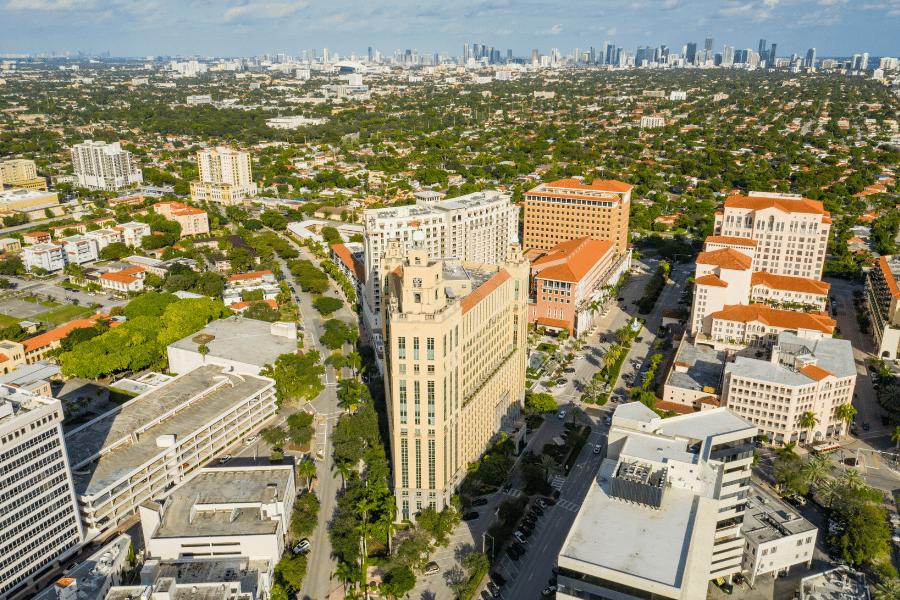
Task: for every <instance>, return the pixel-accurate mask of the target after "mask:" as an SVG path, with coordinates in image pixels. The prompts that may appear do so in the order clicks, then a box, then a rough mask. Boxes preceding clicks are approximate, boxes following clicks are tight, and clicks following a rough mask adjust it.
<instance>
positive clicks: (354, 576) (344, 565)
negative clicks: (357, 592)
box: [334, 562, 360, 592]
mask: <svg viewBox="0 0 900 600" xmlns="http://www.w3.org/2000/svg"><path fill="white" fill-rule="evenodd" d="M334 577H335V579H337V580H338V581H340V582H341V583H343V584H344V591H345V592H346V591H347V584H348V583H353V584H356V583H357V582H358V581H359V579H360V575H359V569H358V568H357V567H356V565H352V564H350V563H348V562H340V563H338V566H337V569H336V570H335V572H334ZM355 587H356V586H355V585H354V589H355Z"/></svg>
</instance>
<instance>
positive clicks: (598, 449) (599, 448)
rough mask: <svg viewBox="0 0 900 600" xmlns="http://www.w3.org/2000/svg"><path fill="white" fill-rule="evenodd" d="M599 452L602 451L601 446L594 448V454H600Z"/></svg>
mask: <svg viewBox="0 0 900 600" xmlns="http://www.w3.org/2000/svg"><path fill="white" fill-rule="evenodd" d="M601 450H603V446H601V445H600V444H597V445H596V446H594V454H600V451H601Z"/></svg>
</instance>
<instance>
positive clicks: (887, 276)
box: [878, 256, 900, 298]
mask: <svg viewBox="0 0 900 600" xmlns="http://www.w3.org/2000/svg"><path fill="white" fill-rule="evenodd" d="M878 268H879V269H881V274H882V275H883V276H884V280H885V281H886V282H887V285H888V289H890V290H891V296H893V297H894V298H900V288H898V287H897V281H896V280H895V279H894V274H893V273H891V268H890V267H889V266H888V264H887V258H885V257H884V256H882V257H880V258H879V259H878Z"/></svg>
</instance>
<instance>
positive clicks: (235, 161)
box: [191, 146, 257, 206]
mask: <svg viewBox="0 0 900 600" xmlns="http://www.w3.org/2000/svg"><path fill="white" fill-rule="evenodd" d="M197 168H198V169H199V171H200V180H199V181H196V180H195V181H192V182H191V200H194V201H195V202H202V201H207V202H213V203H216V204H224V205H225V206H231V205H232V204H237V203H238V202H240V201H241V200H243V199H244V198H246V197H247V196H250V197H253V196H256V192H257V187H256V184H255V183H253V179H252V174H253V172H252V169H251V166H250V153H249V152H244V151H241V150H235V149H234V148H227V147H224V146H219V147H216V148H211V149H209V150H201V151H200V152H198V153H197Z"/></svg>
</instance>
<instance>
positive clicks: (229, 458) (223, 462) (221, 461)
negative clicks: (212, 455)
mask: <svg viewBox="0 0 900 600" xmlns="http://www.w3.org/2000/svg"><path fill="white" fill-rule="evenodd" d="M229 460H231V455H230V454H226V455H225V456H223V457H222V458H220V459H219V464H220V465H224V464H225V463H227V462H228V461H229Z"/></svg>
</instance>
